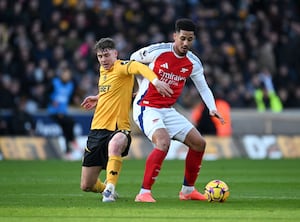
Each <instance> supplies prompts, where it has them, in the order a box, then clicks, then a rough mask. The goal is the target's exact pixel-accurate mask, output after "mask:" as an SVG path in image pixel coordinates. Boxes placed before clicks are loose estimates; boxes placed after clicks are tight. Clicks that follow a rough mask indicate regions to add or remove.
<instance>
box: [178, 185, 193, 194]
mask: <svg viewBox="0 0 300 222" xmlns="http://www.w3.org/2000/svg"><path fill="white" fill-rule="evenodd" d="M194 190H195V187H194V186H185V185H182V188H181V192H182V193H183V194H189V193H192V192H193V191H194Z"/></svg>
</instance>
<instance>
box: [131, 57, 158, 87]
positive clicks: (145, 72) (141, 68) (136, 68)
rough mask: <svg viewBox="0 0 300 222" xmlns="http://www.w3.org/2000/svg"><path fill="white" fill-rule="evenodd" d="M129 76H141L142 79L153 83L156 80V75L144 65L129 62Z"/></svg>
mask: <svg viewBox="0 0 300 222" xmlns="http://www.w3.org/2000/svg"><path fill="white" fill-rule="evenodd" d="M128 73H129V74H141V75H142V76H143V77H145V78H146V79H148V80H149V81H150V82H153V80H154V79H158V78H157V75H156V74H155V73H154V72H153V71H152V70H151V69H150V68H149V67H148V66H146V65H144V64H143V63H140V62H137V61H131V62H130V64H128Z"/></svg>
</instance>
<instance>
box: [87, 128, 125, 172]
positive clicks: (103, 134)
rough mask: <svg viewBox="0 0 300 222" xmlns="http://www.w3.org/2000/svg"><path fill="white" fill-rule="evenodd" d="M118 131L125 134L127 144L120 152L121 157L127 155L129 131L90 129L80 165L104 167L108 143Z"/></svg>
mask: <svg viewBox="0 0 300 222" xmlns="http://www.w3.org/2000/svg"><path fill="white" fill-rule="evenodd" d="M118 132H122V133H124V134H125V135H126V136H127V139H128V144H127V147H126V149H125V151H124V152H123V153H122V157H123V156H127V155H128V152H129V148H130V144H131V136H130V132H129V131H126V130H116V131H109V130H105V129H100V130H91V131H90V132H89V135H88V139H87V144H86V148H85V151H84V156H83V160H82V166H86V167H91V166H100V167H102V168H103V169H106V165H107V161H108V143H109V141H110V140H111V138H112V137H113V136H114V135H115V134H116V133H118Z"/></svg>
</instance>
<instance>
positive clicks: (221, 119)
mask: <svg viewBox="0 0 300 222" xmlns="http://www.w3.org/2000/svg"><path fill="white" fill-rule="evenodd" d="M209 115H211V116H214V117H216V118H218V119H219V120H220V122H221V123H222V124H225V123H226V122H225V120H224V118H223V117H222V115H221V114H220V113H219V112H218V111H217V110H212V111H210V112H209Z"/></svg>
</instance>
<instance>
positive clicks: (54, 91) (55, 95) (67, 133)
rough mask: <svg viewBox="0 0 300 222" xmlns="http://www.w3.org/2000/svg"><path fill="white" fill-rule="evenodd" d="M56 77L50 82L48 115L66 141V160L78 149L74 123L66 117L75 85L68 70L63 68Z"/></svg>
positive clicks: (70, 118)
mask: <svg viewBox="0 0 300 222" xmlns="http://www.w3.org/2000/svg"><path fill="white" fill-rule="evenodd" d="M60 71H61V72H60V73H58V76H57V77H54V78H53V79H52V82H51V85H50V87H51V89H50V101H49V105H48V113H49V114H50V116H51V118H52V119H53V120H54V121H55V122H57V123H58V124H59V125H60V126H61V128H62V131H63V135H64V138H65V141H66V158H69V157H71V156H72V154H73V151H74V152H75V151H77V150H78V149H79V147H78V144H77V142H76V138H75V135H74V125H75V122H74V120H73V119H72V117H70V116H69V115H68V109H69V105H70V102H71V100H72V95H73V93H74V89H75V84H74V82H73V80H72V73H71V70H70V69H69V68H66V67H64V68H63V69H62V70H60Z"/></svg>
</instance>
